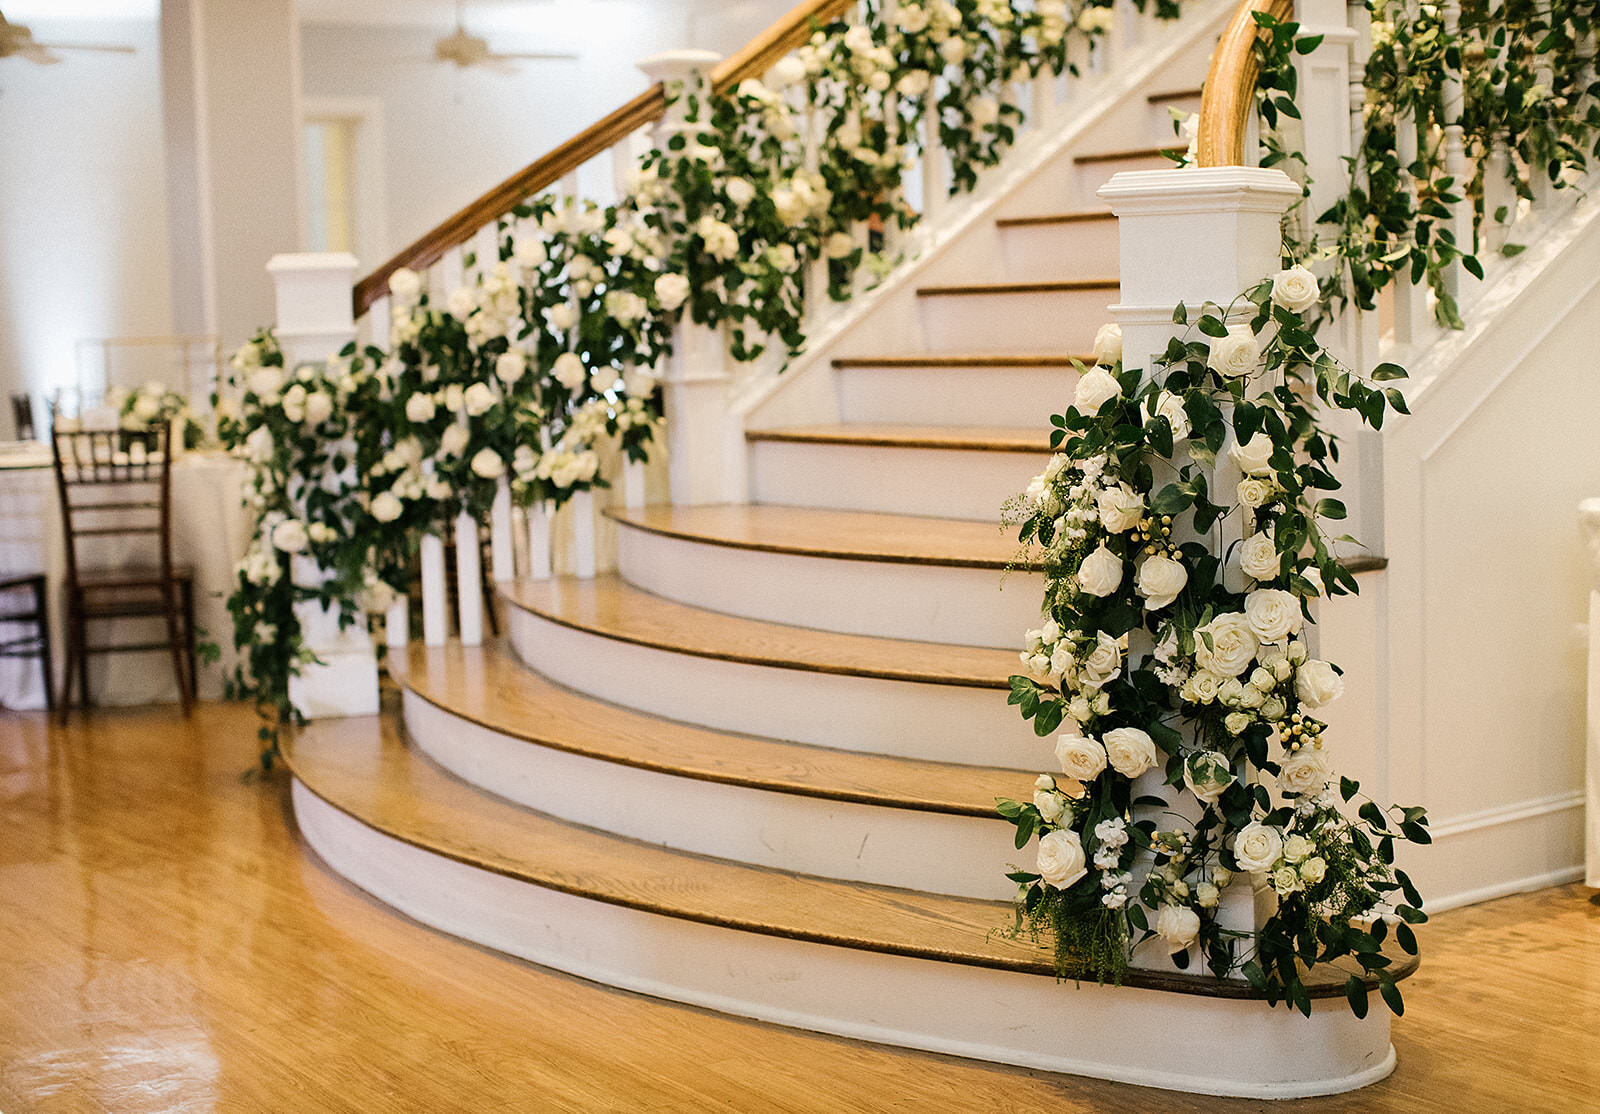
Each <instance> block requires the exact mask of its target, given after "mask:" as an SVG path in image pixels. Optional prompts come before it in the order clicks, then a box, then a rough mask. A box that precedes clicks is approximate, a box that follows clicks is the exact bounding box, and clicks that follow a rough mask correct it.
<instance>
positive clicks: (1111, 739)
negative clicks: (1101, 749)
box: [1101, 727, 1156, 777]
mask: <svg viewBox="0 0 1600 1114" xmlns="http://www.w3.org/2000/svg"><path fill="white" fill-rule="evenodd" d="M1101 741H1102V742H1103V743H1104V744H1105V748H1106V757H1107V758H1108V759H1109V760H1110V762H1111V768H1112V769H1113V770H1115V771H1117V773H1119V774H1121V775H1122V776H1123V777H1138V776H1139V775H1140V774H1142V773H1144V772H1145V771H1146V770H1149V769H1151V768H1153V767H1154V766H1155V764H1156V744H1155V740H1153V739H1151V738H1150V736H1149V735H1148V734H1146V733H1145V732H1143V731H1141V730H1139V729H1138V728H1137V727H1119V728H1117V729H1116V730H1115V731H1107V732H1106V733H1105V737H1104V738H1103V739H1102V740H1101Z"/></svg>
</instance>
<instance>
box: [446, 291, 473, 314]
mask: <svg viewBox="0 0 1600 1114" xmlns="http://www.w3.org/2000/svg"><path fill="white" fill-rule="evenodd" d="M473 304H474V299H473V296H472V291H471V290H468V289H467V288H466V287H465V286H458V287H456V288H455V289H454V290H452V291H450V297H448V298H446V299H445V302H444V308H445V309H447V310H449V311H450V316H451V317H458V318H463V319H464V318H466V317H467V316H469V315H470V314H471V313H472V307H473Z"/></svg>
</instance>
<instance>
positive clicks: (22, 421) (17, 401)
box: [11, 391, 33, 441]
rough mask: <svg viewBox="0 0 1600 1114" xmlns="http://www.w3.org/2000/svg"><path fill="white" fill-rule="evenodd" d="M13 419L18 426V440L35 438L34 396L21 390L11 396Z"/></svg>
mask: <svg viewBox="0 0 1600 1114" xmlns="http://www.w3.org/2000/svg"><path fill="white" fill-rule="evenodd" d="M11 420H12V423H13V424H14V425H15V426H16V430H17V440H18V441H32V440H33V396H32V395H30V394H28V393H27V392H26V391H20V392H18V393H16V394H13V395H12V396H11Z"/></svg>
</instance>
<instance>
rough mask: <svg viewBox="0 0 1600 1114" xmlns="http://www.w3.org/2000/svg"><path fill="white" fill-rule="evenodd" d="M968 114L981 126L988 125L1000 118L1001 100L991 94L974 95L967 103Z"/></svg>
mask: <svg viewBox="0 0 1600 1114" xmlns="http://www.w3.org/2000/svg"><path fill="white" fill-rule="evenodd" d="M967 114H968V115H969V116H971V117H972V122H973V123H974V124H977V125H978V126H979V127H980V128H981V127H987V126H988V125H990V124H992V123H994V122H995V121H996V120H998V119H999V118H1000V102H999V101H997V100H995V99H994V98H993V97H990V96H982V97H974V98H972V101H971V102H970V103H969V104H968V105H967Z"/></svg>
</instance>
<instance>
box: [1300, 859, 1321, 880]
mask: <svg viewBox="0 0 1600 1114" xmlns="http://www.w3.org/2000/svg"><path fill="white" fill-rule="evenodd" d="M1327 876H1328V863H1327V860H1326V859H1323V858H1322V857H1320V856H1318V855H1313V856H1311V858H1309V859H1307V860H1306V861H1305V862H1303V863H1301V864H1300V877H1301V878H1303V879H1304V880H1305V881H1306V882H1307V883H1308V884H1310V885H1313V886H1315V885H1316V884H1317V883H1318V882H1320V881H1322V880H1323V879H1324V878H1326V877H1327Z"/></svg>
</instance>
